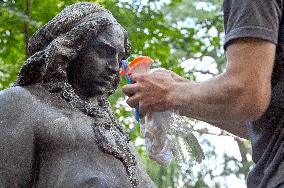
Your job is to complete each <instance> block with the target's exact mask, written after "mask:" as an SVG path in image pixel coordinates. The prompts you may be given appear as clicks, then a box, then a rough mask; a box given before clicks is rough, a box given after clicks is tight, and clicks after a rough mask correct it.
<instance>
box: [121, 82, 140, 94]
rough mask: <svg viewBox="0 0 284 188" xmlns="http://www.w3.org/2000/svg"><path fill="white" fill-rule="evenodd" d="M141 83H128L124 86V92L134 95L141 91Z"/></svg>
mask: <svg viewBox="0 0 284 188" xmlns="http://www.w3.org/2000/svg"><path fill="white" fill-rule="evenodd" d="M138 88H139V85H138V84H137V83H134V84H128V85H125V86H123V87H122V92H123V93H125V94H126V95H127V96H129V97H130V96H132V95H134V94H135V92H137V91H139V89H138Z"/></svg>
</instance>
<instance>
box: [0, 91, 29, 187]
mask: <svg viewBox="0 0 284 188" xmlns="http://www.w3.org/2000/svg"><path fill="white" fill-rule="evenodd" d="M24 103H25V99H24V97H21V96H20V95H19V93H18V91H17V90H16V89H8V90H4V91H1V92H0V151H1V153H0V187H31V186H32V183H33V179H32V176H33V175H34V174H33V170H32V169H33V152H34V151H33V149H34V148H33V144H34V135H33V130H32V128H31V125H30V124H28V123H27V122H28V121H29V117H28V116H27V117H25V118H26V119H24V118H23V117H24V115H25V114H26V113H27V112H30V109H29V107H28V106H29V105H24ZM25 120H26V121H25Z"/></svg>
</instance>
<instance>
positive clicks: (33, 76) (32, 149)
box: [0, 3, 155, 188]
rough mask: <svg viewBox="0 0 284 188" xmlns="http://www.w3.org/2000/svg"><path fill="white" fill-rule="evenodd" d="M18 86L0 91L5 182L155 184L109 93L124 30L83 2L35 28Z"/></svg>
mask: <svg viewBox="0 0 284 188" xmlns="http://www.w3.org/2000/svg"><path fill="white" fill-rule="evenodd" d="M29 53H30V58H29V59H28V60H27V61H26V63H25V64H24V66H23V67H22V69H21V71H20V73H19V77H18V80H17V82H16V83H15V86H14V87H11V88H9V89H6V90H4V91H2V92H0V112H1V113H0V138H1V139H0V150H1V154H0V187H61V188H62V187H64V188H65V187H68V188H69V187H123V188H126V187H143V188H144V187H145V188H147V187H155V185H154V184H153V183H152V181H151V180H150V178H149V177H148V175H147V174H146V172H145V170H144V169H143V168H142V166H141V164H140V162H139V159H138V157H137V155H136V151H135V149H134V147H133V145H132V144H131V143H130V142H129V139H128V137H127V134H126V133H125V131H124V129H123V128H122V127H121V126H120V125H118V123H117V121H116V120H115V118H114V115H113V113H112V111H111V108H110V105H109V103H108V101H107V97H108V96H109V95H110V94H112V93H113V92H114V91H115V89H116V88H117V85H118V82H119V62H120V60H121V59H122V58H126V57H128V55H129V42H128V39H127V33H126V31H125V30H124V29H123V28H122V27H121V26H120V25H119V24H118V23H117V22H116V20H115V19H114V18H113V17H112V15H111V13H110V12H108V11H107V10H105V9H103V8H102V7H100V6H98V5H97V4H94V3H77V4H74V5H72V6H69V7H67V8H65V9H64V10H63V11H62V12H61V13H60V14H59V15H58V16H56V17H55V18H54V19H52V20H51V21H50V22H49V23H47V24H46V25H45V26H43V27H42V28H41V29H39V31H37V32H36V33H35V34H34V35H33V36H32V38H31V40H30V43H29Z"/></svg>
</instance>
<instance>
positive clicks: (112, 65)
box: [107, 59, 119, 74]
mask: <svg viewBox="0 0 284 188" xmlns="http://www.w3.org/2000/svg"><path fill="white" fill-rule="evenodd" d="M107 69H108V71H110V73H112V74H115V73H117V72H119V63H118V60H117V59H113V60H112V61H111V62H109V63H108V66H107Z"/></svg>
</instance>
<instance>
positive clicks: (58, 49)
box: [15, 2, 138, 187]
mask: <svg viewBox="0 0 284 188" xmlns="http://www.w3.org/2000/svg"><path fill="white" fill-rule="evenodd" d="M112 24H116V25H119V23H118V22H117V21H116V20H115V19H114V18H113V16H112V14H111V13H110V12H109V11H107V10H106V9H104V8H103V7H101V6H99V5H97V4H95V3H85V2H84V3H76V4H74V5H71V6H68V7H66V8H65V9H64V10H62V12H61V13H59V14H58V15H57V16H56V17H54V18H53V19H52V20H51V21H49V22H48V23H47V24H46V25H44V26H43V27H41V28H40V29H39V30H38V31H37V32H36V33H35V34H34V35H33V36H32V37H31V39H30V41H29V45H28V52H29V56H30V57H29V58H28V59H27V60H26V62H25V64H24V65H23V66H22V69H21V70H20V73H19V75H18V79H17V81H16V83H15V86H26V85H31V84H36V83H39V84H40V85H42V86H43V87H44V88H46V89H47V90H48V91H49V92H51V93H54V94H56V95H57V96H58V97H60V98H62V99H64V100H65V101H66V102H68V103H69V104H70V105H71V106H72V107H73V108H77V109H79V110H80V111H82V112H83V113H84V114H86V115H87V116H89V117H91V118H92V119H93V120H94V122H93V125H92V127H93V130H94V133H95V139H96V143H97V145H98V146H99V148H101V150H102V151H103V152H105V153H108V154H111V155H113V156H114V157H115V158H117V159H119V160H120V161H121V162H122V163H123V164H124V166H125V168H126V172H127V174H128V176H129V178H130V181H131V183H132V186H133V187H136V186H137V183H138V182H137V178H136V160H135V157H134V155H133V154H132V153H131V151H130V148H129V147H128V142H129V139H128V137H127V134H126V133H125V131H124V129H123V128H122V127H121V126H119V125H118V122H117V121H116V120H115V118H114V115H113V113H112V111H111V108H110V104H109V102H108V101H107V98H106V96H100V97H98V103H99V104H98V105H97V104H93V103H92V102H91V101H88V99H82V98H81V97H80V96H79V95H77V94H76V93H75V91H74V89H73V87H72V85H71V84H70V83H69V82H68V76H67V73H68V70H67V69H68V66H69V65H70V64H71V63H72V62H74V61H76V60H78V59H80V55H82V52H84V51H85V49H86V48H88V47H89V46H90V41H92V40H91V39H92V38H96V37H97V36H98V35H99V34H100V33H101V32H102V31H104V30H105V29H107V27H108V26H110V25H112ZM119 26H120V25H119ZM120 27H121V29H122V30H123V32H124V35H125V37H124V38H125V41H124V48H125V52H126V54H127V55H129V53H130V42H129V41H128V38H127V32H126V31H125V30H124V29H123V28H122V26H120ZM125 58H127V57H125ZM75 63H76V62H75ZM106 117H109V118H106ZM108 119H109V120H108Z"/></svg>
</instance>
